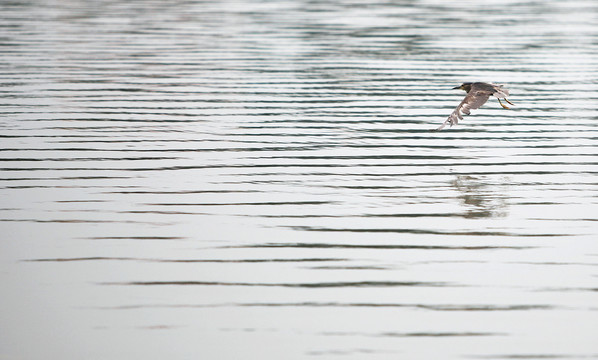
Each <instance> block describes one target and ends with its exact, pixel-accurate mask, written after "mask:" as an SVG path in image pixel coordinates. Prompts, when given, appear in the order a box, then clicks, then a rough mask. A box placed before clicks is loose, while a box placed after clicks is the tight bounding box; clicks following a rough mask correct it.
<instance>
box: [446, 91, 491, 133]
mask: <svg viewBox="0 0 598 360" xmlns="http://www.w3.org/2000/svg"><path fill="white" fill-rule="evenodd" d="M490 95H491V93H490V92H488V91H484V90H477V91H476V90H473V89H472V90H471V91H470V92H468V93H467V96H465V99H463V101H461V103H460V104H459V106H457V108H456V109H455V110H454V111H453V112H452V114H450V115H449V117H448V118H447V119H446V120H445V121H444V122H443V123H442V125H440V127H439V128H438V129H436V130H442V129H444V127H445V126H447V125H449V124H450V126H453V125H456V124H458V123H459V120H463V116H464V115H469V114H470V112H471V110H472V109H479V108H480V107H481V106H482V105H484V104H485V103H486V101H488V98H489V97H490Z"/></svg>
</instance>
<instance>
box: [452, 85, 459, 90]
mask: <svg viewBox="0 0 598 360" xmlns="http://www.w3.org/2000/svg"><path fill="white" fill-rule="evenodd" d="M455 89H461V85H459V86H455V87H454V88H453V90H455Z"/></svg>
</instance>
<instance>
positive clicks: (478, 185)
mask: <svg viewBox="0 0 598 360" xmlns="http://www.w3.org/2000/svg"><path fill="white" fill-rule="evenodd" d="M509 181H510V179H509V178H508V177H502V178H500V179H499V180H498V181H497V180H492V179H491V178H489V177H487V176H472V175H456V176H455V179H454V180H453V181H452V182H451V185H452V186H453V187H454V188H455V189H456V190H457V191H458V192H459V196H458V198H459V200H461V203H462V204H463V205H464V207H465V209H466V211H465V215H464V216H465V217H466V218H469V219H476V218H492V217H506V216H507V215H508V194H507V192H508V188H509V187H508V182H509Z"/></svg>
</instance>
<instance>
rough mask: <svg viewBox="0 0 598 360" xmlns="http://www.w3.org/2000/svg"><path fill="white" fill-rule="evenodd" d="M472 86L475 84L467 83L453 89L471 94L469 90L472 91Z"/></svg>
mask: <svg viewBox="0 0 598 360" xmlns="http://www.w3.org/2000/svg"><path fill="white" fill-rule="evenodd" d="M471 84H473V83H470V82H465V83H463V84H461V85H459V86H456V87H454V88H453V89H461V90H463V91H465V92H469V90H471Z"/></svg>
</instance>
